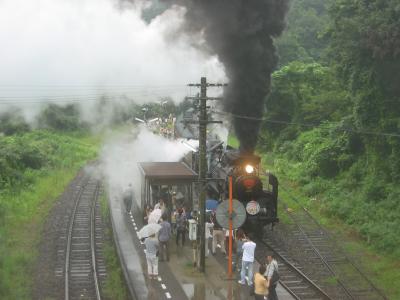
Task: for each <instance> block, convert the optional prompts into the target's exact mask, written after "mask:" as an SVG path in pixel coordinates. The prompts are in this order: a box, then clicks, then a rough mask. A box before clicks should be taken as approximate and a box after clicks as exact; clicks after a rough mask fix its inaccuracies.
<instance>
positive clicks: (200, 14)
mask: <svg viewBox="0 0 400 300" xmlns="http://www.w3.org/2000/svg"><path fill="white" fill-rule="evenodd" d="M160 2H164V3H168V4H175V5H179V6H183V7H185V8H186V10H187V13H186V16H185V27H184V29H185V30H186V31H187V32H188V33H189V34H192V35H194V36H198V35H199V34H201V35H202V36H203V37H204V39H205V41H206V47H207V49H208V51H210V52H211V53H213V54H216V55H218V58H219V60H220V61H221V62H222V63H223V64H224V66H225V71H226V73H227V76H228V78H229V86H228V87H227V88H225V91H224V94H225V95H224V96H225V103H224V108H225V110H226V111H227V112H229V113H231V114H232V115H233V120H234V121H233V125H234V129H235V133H236V135H237V137H238V139H239V141H240V149H241V151H242V152H247V153H252V152H253V151H254V149H255V146H256V144H257V138H258V134H259V129H260V125H261V121H260V120H258V119H260V118H262V116H263V111H264V100H265V98H266V96H267V95H268V93H269V90H270V83H271V73H272V72H273V70H274V68H275V66H276V64H277V60H278V58H277V55H276V51H275V47H274V45H273V39H272V38H273V37H276V36H279V35H280V34H281V33H282V31H283V29H284V27H285V16H286V12H287V10H288V6H289V0H164V1H162V0H161V1H160ZM235 115H236V116H235ZM243 116H245V117H248V118H243Z"/></svg>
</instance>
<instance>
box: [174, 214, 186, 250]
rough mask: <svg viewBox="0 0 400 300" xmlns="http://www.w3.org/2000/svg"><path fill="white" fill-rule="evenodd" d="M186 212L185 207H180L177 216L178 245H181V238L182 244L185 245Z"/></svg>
mask: <svg viewBox="0 0 400 300" xmlns="http://www.w3.org/2000/svg"><path fill="white" fill-rule="evenodd" d="M186 223H187V219H186V214H185V213H184V212H183V209H182V208H180V209H178V215H177V216H176V245H177V246H179V239H182V246H184V245H185V239H186Z"/></svg>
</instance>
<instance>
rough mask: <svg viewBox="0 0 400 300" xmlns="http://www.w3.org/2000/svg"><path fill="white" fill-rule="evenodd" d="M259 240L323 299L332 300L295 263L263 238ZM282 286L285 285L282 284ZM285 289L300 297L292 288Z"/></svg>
mask: <svg viewBox="0 0 400 300" xmlns="http://www.w3.org/2000/svg"><path fill="white" fill-rule="evenodd" d="M259 242H261V243H262V244H263V245H264V246H265V247H268V248H269V249H270V250H271V251H272V252H274V253H275V254H276V256H278V257H279V259H280V260H281V261H283V262H284V263H285V264H286V265H287V266H289V268H290V269H291V270H292V271H294V272H295V273H297V274H298V275H299V276H300V277H301V278H302V279H304V280H305V281H307V283H308V284H309V285H311V287H312V288H314V289H315V290H316V291H317V292H318V293H319V294H320V295H321V296H322V297H323V298H324V299H326V300H333V298H331V297H330V296H329V295H328V294H326V293H325V292H324V291H323V290H322V289H321V288H320V287H319V286H318V285H317V284H316V283H315V282H314V281H312V280H311V279H310V278H309V277H308V276H307V275H305V274H304V273H303V272H302V271H301V270H299V269H298V268H297V267H296V266H295V265H293V264H292V263H291V262H290V261H288V260H287V259H286V258H285V257H284V256H282V255H281V254H280V253H279V251H277V250H276V249H274V248H273V247H272V246H271V245H269V244H268V243H266V242H265V241H263V240H259ZM279 282H280V283H282V281H281V280H279ZM282 286H283V287H284V288H285V286H286V285H282ZM286 290H287V291H288V292H289V293H290V294H291V295H293V296H295V297H296V298H297V299H301V298H299V297H298V296H297V295H296V293H295V292H293V291H292V290H290V288H288V287H287V286H286Z"/></svg>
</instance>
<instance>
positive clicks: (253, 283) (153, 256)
mask: <svg viewBox="0 0 400 300" xmlns="http://www.w3.org/2000/svg"><path fill="white" fill-rule="evenodd" d="M128 205H129V204H128ZM174 208H175V209H174V210H173V211H172V212H170V211H169V210H168V208H167V205H166V203H165V201H164V200H163V199H160V200H159V202H158V203H157V204H156V205H155V206H154V208H152V207H147V208H146V210H145V213H144V224H148V223H157V224H159V225H160V229H159V231H158V233H157V234H152V235H151V236H149V237H148V238H146V239H145V240H144V244H145V247H146V259H147V267H148V277H149V279H155V278H156V277H157V276H158V262H159V261H169V259H170V253H169V248H170V245H169V243H170V241H171V238H172V237H173V236H175V243H176V246H177V247H183V246H184V245H185V242H186V237H187V233H188V220H189V219H191V218H193V217H194V213H193V212H191V211H190V210H187V209H185V207H184V206H183V207H179V208H176V207H174ZM156 210H157V211H158V214H154V213H153V212H155V211H156ZM157 211H156V212H157ZM154 216H158V218H157V217H154ZM232 236H233V238H234V243H233V245H234V251H233V252H234V269H235V270H236V272H237V274H238V276H239V278H240V279H239V281H238V283H239V284H241V285H246V284H247V285H249V286H250V287H251V291H252V294H253V295H254V297H255V299H269V300H276V299H278V297H277V294H276V290H275V289H276V286H277V283H278V281H279V273H278V263H277V261H276V260H275V259H274V258H273V257H272V256H271V255H267V257H266V263H265V264H260V266H259V269H258V271H257V272H255V273H254V272H253V269H254V262H255V258H254V253H255V249H256V246H257V245H256V243H255V242H254V241H253V240H252V238H251V235H245V233H244V232H243V231H242V230H241V229H238V230H235V231H233V232H232ZM205 238H206V245H205V247H206V249H205V250H206V252H205V253H206V257H208V256H209V253H210V248H211V253H212V254H213V255H217V250H218V249H219V252H220V253H221V254H222V255H224V256H226V255H227V253H228V244H229V243H228V239H229V230H226V229H224V228H222V227H221V226H220V225H219V224H218V222H217V220H216V218H215V213H211V214H209V215H208V217H207V218H206V223H205Z"/></svg>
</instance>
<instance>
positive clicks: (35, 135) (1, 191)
mask: <svg viewBox="0 0 400 300" xmlns="http://www.w3.org/2000/svg"><path fill="white" fill-rule="evenodd" d="M98 145H99V140H98V139H97V138H95V137H93V136H89V135H88V134H84V133H71V134H61V133H52V132H47V131H34V132H29V133H25V134H20V135H14V136H9V137H0V152H1V156H0V298H1V299H30V298H31V288H32V279H33V274H32V272H33V268H34V264H35V259H36V257H37V254H38V253H37V246H38V243H39V242H40V238H41V237H40V233H41V230H42V227H43V224H44V221H45V220H46V217H47V215H48V213H49V211H50V209H51V207H52V205H53V203H54V202H55V200H56V199H57V197H58V196H59V195H61V193H62V192H63V191H64V189H65V187H66V186H67V185H68V183H69V182H70V181H71V180H72V179H73V178H74V177H75V176H76V174H77V171H78V170H79V169H80V168H81V167H82V166H83V165H85V164H86V162H87V161H88V160H92V159H94V158H95V157H96V155H97V149H98Z"/></svg>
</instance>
